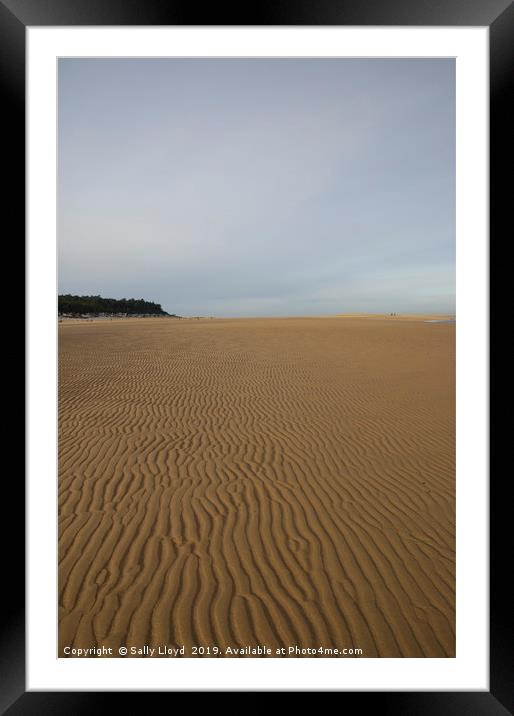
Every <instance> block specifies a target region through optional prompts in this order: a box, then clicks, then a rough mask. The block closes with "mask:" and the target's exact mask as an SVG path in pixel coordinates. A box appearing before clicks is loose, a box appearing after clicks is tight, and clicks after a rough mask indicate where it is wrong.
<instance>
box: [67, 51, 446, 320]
mask: <svg viewBox="0 0 514 716" xmlns="http://www.w3.org/2000/svg"><path fill="white" fill-rule="evenodd" d="M58 127H59V134H58V155H59V176H58V181H59V185H58V256H59V292H60V293H77V294H100V295H102V296H106V297H115V298H122V297H127V298H129V297H133V298H145V299H148V300H152V301H156V302H157V303H161V304H162V305H163V307H164V308H165V309H166V310H168V311H169V312H171V313H178V314H181V315H218V316H245V315H248V316H252V315H319V314H330V313H342V312H354V311H370V312H391V311H395V312H399V313H407V312H420V313H422V312H426V313H428V312H435V313H447V312H453V311H454V309H455V63H454V60H451V59H447V60H446V59H426V60H424V59H412V60H410V59H400V60H393V59H328V60H327V59H286V60H284V59H119V60H118V59H115V60H114V59H61V60H59V125H58Z"/></svg>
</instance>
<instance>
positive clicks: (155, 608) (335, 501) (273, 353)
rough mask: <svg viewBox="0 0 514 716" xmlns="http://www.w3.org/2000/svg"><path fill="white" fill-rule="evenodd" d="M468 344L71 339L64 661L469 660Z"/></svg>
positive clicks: (350, 326) (173, 330) (121, 329)
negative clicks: (139, 654) (460, 637)
mask: <svg viewBox="0 0 514 716" xmlns="http://www.w3.org/2000/svg"><path fill="white" fill-rule="evenodd" d="M454 345H455V325H452V324H444V323H441V324H436V323H432V324H429V323H424V322H423V320H422V319H419V317H418V318H416V319H414V318H413V319H412V320H409V321H406V320H396V321H395V320H393V319H392V318H390V317H387V320H384V318H380V317H365V318H362V319H359V318H352V320H346V319H345V318H341V317H339V318H337V317H332V318H296V319H295V318H290V319H238V320H234V319H227V320H222V319H216V320H209V319H205V320H183V321H177V320H163V319H146V320H134V321H130V320H127V321H112V322H111V321H107V322H105V321H104V322H101V321H99V322H95V321H92V322H84V323H80V322H77V323H73V322H71V323H69V324H62V325H60V326H59V606H60V622H59V623H60V626H59V655H60V656H63V655H64V651H63V650H64V647H65V646H72V647H74V648H90V647H94V646H105V647H112V648H113V649H114V650H115V653H114V654H113V655H114V656H118V653H117V649H118V647H119V646H127V647H128V648H129V649H130V647H131V646H135V647H142V646H144V645H150V646H159V645H165V646H170V647H180V646H181V645H185V647H186V656H187V655H190V654H191V647H192V646H193V645H197V646H204V647H207V646H211V647H212V646H216V647H218V648H219V649H220V651H221V655H222V656H227V654H226V653H225V650H226V649H227V647H231V648H234V647H235V648H240V647H244V646H256V645H267V646H269V647H270V648H272V649H273V650H274V649H276V648H279V647H286V648H287V647H289V646H294V645H298V646H299V647H302V648H318V647H325V648H339V649H344V648H360V649H362V650H363V656H364V657H449V656H454V655H455V636H454V634H455V628H454V627H455V614H454V611H455V582H454V571H455V548H454V527H455V508H454V488H455V463H454V460H455V454H454V453H455V450H454V439H455V425H454V422H455V405H454V392H455V386H454V354H455V349H454ZM129 655H130V653H129ZM156 655H157V654H156ZM273 655H275V654H273Z"/></svg>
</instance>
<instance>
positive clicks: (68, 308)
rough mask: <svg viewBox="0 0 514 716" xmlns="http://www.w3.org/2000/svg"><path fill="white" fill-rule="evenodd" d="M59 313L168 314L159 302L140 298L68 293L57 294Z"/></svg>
mask: <svg viewBox="0 0 514 716" xmlns="http://www.w3.org/2000/svg"><path fill="white" fill-rule="evenodd" d="M57 305H58V312H59V313H72V314H82V313H127V314H155V315H156V316H168V315H170V314H168V313H166V311H163V310H162V307H161V304H160V303H153V302H152V301H145V300H144V299H142V298H119V299H118V298H102V297H101V296H72V295H71V294H70V293H67V294H64V295H62V296H58V301H57ZM173 315H174V314H173Z"/></svg>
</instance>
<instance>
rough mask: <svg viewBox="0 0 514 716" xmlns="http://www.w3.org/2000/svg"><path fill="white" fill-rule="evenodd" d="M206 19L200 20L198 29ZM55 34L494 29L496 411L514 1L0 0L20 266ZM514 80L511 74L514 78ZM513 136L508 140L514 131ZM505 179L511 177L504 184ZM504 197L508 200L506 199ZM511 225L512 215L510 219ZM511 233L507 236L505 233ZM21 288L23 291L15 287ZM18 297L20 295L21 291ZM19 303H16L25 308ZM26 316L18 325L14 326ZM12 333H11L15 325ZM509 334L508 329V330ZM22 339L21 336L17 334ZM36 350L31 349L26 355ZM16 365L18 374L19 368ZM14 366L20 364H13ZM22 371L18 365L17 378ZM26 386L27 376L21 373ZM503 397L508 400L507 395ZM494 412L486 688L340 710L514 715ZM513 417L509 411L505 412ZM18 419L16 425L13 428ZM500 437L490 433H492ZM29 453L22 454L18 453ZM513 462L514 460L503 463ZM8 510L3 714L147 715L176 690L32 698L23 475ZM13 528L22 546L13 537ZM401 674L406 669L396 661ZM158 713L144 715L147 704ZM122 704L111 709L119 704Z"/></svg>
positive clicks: (9, 187)
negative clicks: (42, 63)
mask: <svg viewBox="0 0 514 716" xmlns="http://www.w3.org/2000/svg"><path fill="white" fill-rule="evenodd" d="M199 20H200V21H199ZM45 25H46V26H59V25H63V26H66V25H69V26H77V25H89V26H96V25H139V26H141V25H149V26H153V25H175V26H177V25H179V26H180V25H233V26H238V25H306V26H309V25H353V26H356V25H359V26H377V25H390V26H488V27H489V32H490V296H489V300H490V307H489V308H490V314H489V320H490V322H489V326H490V334H491V350H490V361H489V366H490V375H489V387H490V401H491V408H492V407H493V405H494V406H495V407H496V403H497V402H498V403H499V396H500V395H501V396H503V394H504V392H505V385H504V382H505V377H503V380H502V383H503V384H502V385H500V380H501V375H502V374H501V373H500V365H499V361H500V357H501V353H502V352H501V351H500V350H496V349H494V341H493V338H494V335H498V334H497V331H496V330H495V329H497V327H498V326H499V321H500V312H501V310H502V307H503V305H504V301H505V297H504V296H502V289H503V287H504V286H506V285H508V284H509V281H508V277H507V273H506V272H507V270H508V268H507V265H508V264H507V263H506V262H505V260H503V262H501V261H500V252H501V250H502V244H503V242H504V239H503V237H504V232H505V234H506V238H508V236H509V234H507V231H508V228H507V227H509V225H510V222H508V220H507V212H508V210H509V206H510V203H512V199H511V200H510V202H509V198H510V195H511V192H512V188H511V187H512V181H511V180H510V181H509V179H508V176H509V170H510V173H511V171H512V169H511V168H512V165H513V163H512V151H511V143H510V142H509V139H510V134H511V130H510V126H509V124H510V123H509V118H510V116H509V113H508V110H507V102H508V96H509V92H508V84H509V83H508V80H509V79H510V77H511V76H512V68H513V67H514V63H513V52H512V49H513V45H514V6H513V4H512V3H511V2H509V0H444V2H443V1H442V0H336V1H335V0H318V2H316V3H310V4H308V3H306V2H298V1H297V2H284V0H276V1H275V2H273V3H270V2H261V3H258V4H254V5H248V6H246V5H240V6H239V7H230V6H229V5H228V4H227V5H226V6H225V5H223V4H219V3H216V4H210V5H206V6H205V7H204V6H201V5H198V3H185V2H183V1H182V2H181V1H177V2H170V1H168V0H103V2H99V1H97V0H0V96H1V98H2V103H1V106H2V113H1V115H0V116H1V118H2V124H3V140H4V141H3V155H4V171H3V172H2V174H3V180H4V181H3V184H4V186H3V192H2V198H3V200H4V201H3V209H4V210H3V216H4V222H5V220H6V219H8V218H12V219H13V221H12V223H11V228H10V229H9V230H8V231H7V230H6V229H5V228H4V232H5V233H4V234H3V235H4V237H5V238H4V256H5V251H6V249H7V246H9V247H10V248H11V249H14V253H15V258H16V259H19V260H20V262H24V255H25V250H24V246H25V218H24V217H25V38H26V27H27V26H45ZM509 73H510V74H509ZM509 130H510V131H509ZM505 177H507V180H506V179H505ZM507 192H509V193H508V194H507ZM509 218H510V217H509ZM509 233H510V234H511V233H512V230H510V232H509ZM14 290H16V289H14ZM18 291H19V289H18ZM18 301H19V299H18ZM18 311H19V308H18V310H17V315H16V317H15V323H16V325H17V326H18V327H19V326H20V323H21V322H20V320H19V313H18ZM15 327H16V326H15ZM504 330H505V327H504ZM21 340H22V341H23V335H22V336H21ZM29 348H31V349H34V348H33V347H30V346H29ZM18 365H22V363H21V362H20V363H19V364H18ZM13 368H14V366H13ZM19 372H20V373H21V372H22V371H21V368H20V369H19ZM20 381H22V383H24V376H23V375H20ZM500 390H501V391H502V392H501V393H500ZM23 406H24V402H23V401H21V400H20V401H17V402H16V403H13V404H12V406H10V407H9V411H11V410H12V411H13V412H9V416H10V417H9V422H10V425H9V427H11V426H12V425H16V426H18V425H19V421H22V419H23V418H22V416H21V415H20V417H19V418H18V411H19V412H20V413H21V412H23V409H24V408H23ZM494 415H497V416H498V415H499V410H497V411H496V412H495V411H493V410H492V409H491V414H490V421H489V425H490V476H491V477H490V510H491V511H490V691H489V692H484V691H468V692H371V691H370V692H338V693H337V699H338V700H340V701H339V703H340V706H341V707H342V708H343V709H352V711H353V710H354V709H356V708H358V709H362V708H366V709H370V710H371V711H372V712H375V713H380V714H394V716H402V715H403V714H405V716H424V715H425V714H426V715H428V714H434V716H435V715H436V714H437V715H438V716H439V715H441V716H451V715H454V714H455V715H456V716H457V715H460V714H463V715H464V714H465V715H466V716H481V715H482V714H484V715H486V714H487V715H490V716H496V715H498V716H500V715H502V714H507V713H512V712H513V711H514V700H513V689H512V674H514V668H512V652H511V649H510V646H511V644H510V641H509V634H510V633H512V632H511V631H510V630H509V626H512V596H511V594H510V593H509V590H508V589H507V586H506V581H505V580H506V575H507V572H508V569H509V568H508V564H509V561H510V560H509V556H510V555H509V551H508V549H507V548H506V545H508V544H509V537H510V532H511V529H510V525H511V521H512V517H511V515H510V513H511V511H512V509H511V502H510V501H509V500H508V497H507V489H508V487H509V485H510V482H511V480H510V478H509V476H508V473H507V471H505V478H506V479H502V478H503V473H502V468H501V466H500V462H501V459H502V456H501V448H502V447H504V446H505V445H508V444H509V441H508V440H507V433H506V430H507V424H508V422H509V421H508V419H506V418H505V417H502V419H501V420H500V418H499V417H497V419H496V420H495V419H494ZM507 415H508V413H507ZM13 416H14V419H13ZM493 428H494V430H493ZM22 454H23V453H22ZM507 464H508V463H507ZM4 489H5V490H6V491H7V497H6V503H5V504H6V505H8V508H6V510H5V512H4V514H5V513H6V512H7V511H8V512H9V513H10V515H11V516H12V517H14V521H13V524H14V528H13V526H12V524H11V525H10V526H7V524H6V522H5V521H4V520H3V519H2V520H0V522H1V524H2V531H3V532H4V534H3V542H2V545H3V547H4V555H3V564H2V566H3V570H4V574H3V577H4V578H5V581H4V589H3V590H2V592H3V598H4V599H5V606H4V607H3V608H2V610H0V619H1V624H0V628H1V632H0V645H1V650H0V670H1V673H0V713H7V714H9V716H19V715H21V714H23V715H27V714H29V715H31V714H34V715H35V714H37V715H38V716H40V715H46V714H52V715H53V714H67V715H68V714H69V715H71V714H73V715H74V716H75V715H78V714H82V713H84V714H85V713H88V714H89V713H91V712H96V713H102V712H103V711H107V710H109V711H110V710H111V709H112V708H113V707H116V708H117V707H118V706H119V703H118V702H119V699H126V698H128V699H129V700H130V701H129V704H130V707H129V708H128V711H127V713H135V712H137V711H138V710H139V709H146V710H148V709H149V708H152V710H153V708H154V707H153V704H154V700H155V697H157V696H159V697H161V698H168V700H169V704H170V705H171V700H170V697H171V698H173V694H170V693H164V694H163V693H153V692H145V693H133V692H131V693H128V694H127V693H122V692H101V693H98V692H84V693H77V692H58V693H51V692H26V691H25V626H24V622H25V589H24V583H25V570H24V556H25V555H24V542H25V540H24V532H23V528H22V524H23V523H24V512H25V495H24V491H25V486H24V482H23V478H22V476H21V475H20V474H19V471H18V470H15V469H13V468H10V469H8V470H6V471H5V472H4ZM13 529H14V531H15V537H14V539H13ZM398 668H399V669H401V662H399V663H398ZM150 697H152V698H151V703H152V705H151V706H149V700H148V699H149V698H150ZM114 700H116V703H114Z"/></svg>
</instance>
